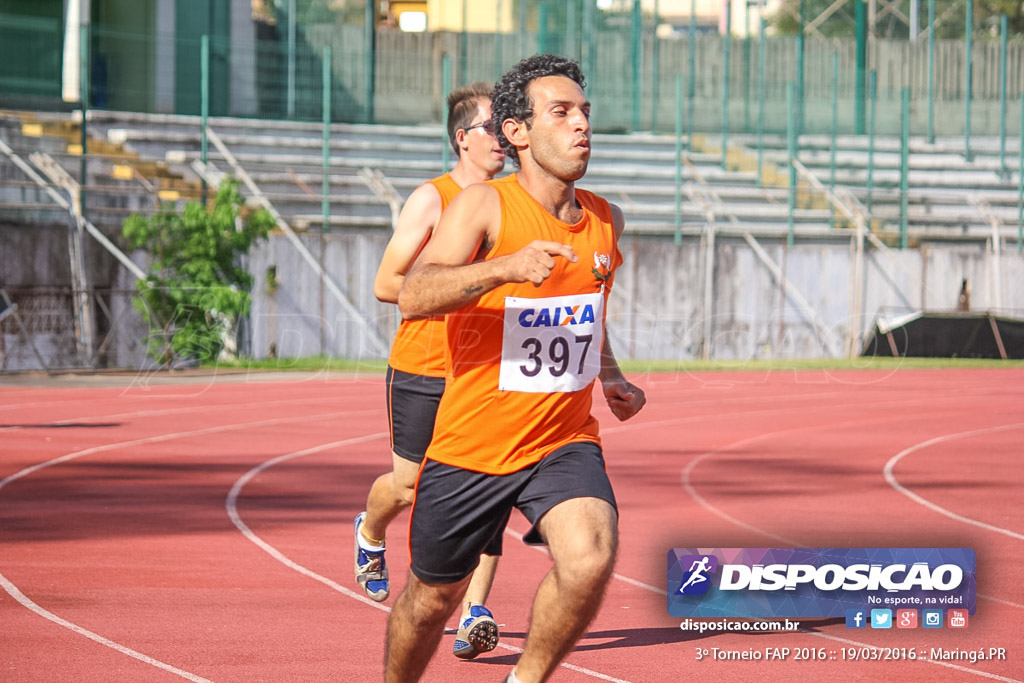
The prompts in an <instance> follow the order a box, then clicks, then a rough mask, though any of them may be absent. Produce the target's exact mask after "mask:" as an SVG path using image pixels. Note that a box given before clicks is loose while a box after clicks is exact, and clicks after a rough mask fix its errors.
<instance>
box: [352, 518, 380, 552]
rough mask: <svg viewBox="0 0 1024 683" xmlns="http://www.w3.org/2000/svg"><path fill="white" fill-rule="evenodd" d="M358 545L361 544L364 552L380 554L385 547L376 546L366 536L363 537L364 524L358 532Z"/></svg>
mask: <svg viewBox="0 0 1024 683" xmlns="http://www.w3.org/2000/svg"><path fill="white" fill-rule="evenodd" d="M356 543H358V544H359V547H360V548H362V549H363V550H368V551H369V552H371V553H379V552H380V551H382V550H384V546H382V545H374V544H372V543H370V542H369V541H367V540H366V536H363V525H362V524H360V525H359V529H357V530H356Z"/></svg>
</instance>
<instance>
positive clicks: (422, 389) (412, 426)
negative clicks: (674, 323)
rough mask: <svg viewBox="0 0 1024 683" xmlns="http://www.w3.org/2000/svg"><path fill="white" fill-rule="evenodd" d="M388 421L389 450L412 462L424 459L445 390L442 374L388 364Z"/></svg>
mask: <svg viewBox="0 0 1024 683" xmlns="http://www.w3.org/2000/svg"><path fill="white" fill-rule="evenodd" d="M387 392H388V424H389V425H390V427H391V450H392V451H394V453H395V454H396V455H398V456H399V457H402V458H405V459H406V460H411V461H412V462H415V463H420V462H423V454H424V453H426V452H427V446H429V445H430V439H431V438H432V437H433V436H434V418H436V417H437V406H438V404H439V403H440V402H441V394H443V393H444V377H425V376H423V375H412V374H409V373H408V372H402V371H401V370H395V369H394V368H392V367H391V366H390V365H389V366H388V376H387Z"/></svg>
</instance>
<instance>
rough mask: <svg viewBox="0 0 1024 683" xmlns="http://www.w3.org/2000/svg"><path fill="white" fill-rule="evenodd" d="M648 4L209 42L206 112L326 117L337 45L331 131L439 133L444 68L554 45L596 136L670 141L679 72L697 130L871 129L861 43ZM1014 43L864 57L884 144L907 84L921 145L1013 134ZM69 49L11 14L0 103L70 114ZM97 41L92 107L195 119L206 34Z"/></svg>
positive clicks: (113, 33) (920, 45)
mask: <svg viewBox="0 0 1024 683" xmlns="http://www.w3.org/2000/svg"><path fill="white" fill-rule="evenodd" d="M556 4H557V3H556ZM620 4H623V3H620ZM545 6H547V5H541V6H540V8H543V7H545ZM638 7H639V5H638V4H634V5H632V8H633V11H624V12H619V13H617V14H616V13H610V12H598V11H597V10H596V9H594V7H593V6H592V3H582V2H568V3H565V4H564V6H561V5H559V6H558V9H557V12H556V10H555V9H554V8H552V9H551V10H550V12H551V14H549V15H548V16H547V18H546V19H545V17H544V16H542V15H545V14H547V13H545V12H539V13H536V14H535V15H530V17H529V20H528V21H526V22H525V23H522V22H520V23H519V24H518V27H517V30H513V31H508V32H504V33H458V32H427V33H403V32H401V31H398V30H396V29H390V28H379V29H377V30H376V32H375V33H373V40H370V39H369V36H368V34H367V31H366V30H365V28H364V26H365V24H364V25H360V24H358V23H332V22H330V21H323V22H322V23H304V24H300V25H299V26H298V27H297V29H296V41H295V43H294V44H292V43H291V42H290V41H287V40H283V39H282V38H281V37H280V36H281V34H284V33H286V32H285V31H278V32H277V34H276V35H275V36H274V37H272V38H265V39H257V38H253V37H252V36H250V37H249V38H247V39H244V40H243V39H241V38H239V36H237V35H233V36H227V35H213V36H210V113H211V114H212V115H234V116H243V117H256V118H273V119H281V118H294V119H297V120H320V118H321V115H322V109H323V97H322V83H321V81H322V74H323V54H324V48H328V47H329V48H330V49H331V55H332V57H331V64H330V67H331V69H330V72H331V74H332V82H331V91H332V92H331V105H332V106H331V109H332V117H333V119H334V120H335V121H371V120H372V121H375V122H385V123H421V122H438V121H440V120H441V103H442V81H443V74H442V68H443V67H442V64H443V57H444V56H448V58H449V64H450V65H451V66H450V73H449V74H448V77H449V79H450V81H451V83H452V84H453V85H454V84H459V83H465V82H469V81H474V80H484V81H494V80H495V79H496V78H497V77H498V76H499V75H500V74H501V73H502V72H503V71H504V70H505V69H507V68H508V67H509V66H510V65H512V64H513V63H515V61H517V60H518V59H520V58H522V57H524V56H527V55H530V54H535V53H536V52H538V51H539V50H541V49H548V50H551V51H555V52H560V53H563V54H567V55H569V56H572V57H575V58H578V59H579V60H580V62H581V65H582V66H583V67H584V70H585V72H586V75H587V79H588V81H589V83H590V86H589V88H588V94H589V96H590V97H591V99H592V100H593V102H594V112H595V114H594V123H595V127H596V128H597V129H599V130H621V131H627V130H652V129H653V130H657V131H661V132H667V133H668V132H672V131H673V129H674V123H675V114H676V112H675V106H674V99H675V98H674V92H673V84H674V83H675V80H676V77H677V76H681V77H682V78H683V82H684V85H685V86H686V87H685V89H684V92H683V100H684V101H683V107H684V111H685V116H684V118H685V119H686V120H685V121H684V128H685V130H686V131H687V133H701V132H704V133H717V134H726V135H727V134H733V133H735V134H740V133H747V134H755V133H758V132H759V131H760V132H764V133H775V134H784V133H785V132H786V130H787V118H786V108H787V102H786V90H787V84H788V83H790V82H793V83H794V84H795V94H794V96H795V98H796V99H795V109H794V110H795V112H796V116H797V117H798V133H801V134H807V133H819V134H831V133H833V132H834V131H833V115H832V112H833V108H834V107H837V111H838V117H837V118H836V125H835V132H837V133H839V134H849V133H855V132H856V133H866V132H867V131H866V127H865V122H866V120H867V114H866V110H867V104H868V102H867V98H866V96H865V95H864V94H865V93H866V92H867V85H868V83H867V73H868V72H867V71H863V77H864V83H863V84H862V83H860V82H859V77H858V76H859V74H860V73H861V71H860V70H859V69H858V64H857V61H858V49H857V42H856V39H854V38H836V39H831V40H828V39H823V38H820V37H813V36H812V37H807V38H805V39H804V40H802V41H801V40H798V39H797V38H795V37H771V36H769V37H767V38H766V39H765V40H764V41H761V40H760V39H758V38H751V39H741V38H732V39H723V38H722V37H721V36H719V35H717V34H700V33H696V32H695V31H685V30H684V31H681V32H677V34H675V35H673V36H670V37H663V38H656V37H655V36H654V33H653V30H652V27H653V22H651V21H650V20H649V18H645V17H644V16H642V15H640V14H638V12H637V11H636V8H638ZM328 19H329V17H328ZM545 22H546V23H545ZM1005 31H1006V29H1005V22H1004V24H1003V33H1002V35H992V34H991V31H987V32H985V34H984V35H981V34H980V32H976V33H975V34H974V35H973V38H974V39H973V40H972V41H970V42H971V43H972V44H971V47H970V50H969V51H968V49H967V43H968V41H966V40H963V39H961V40H948V39H943V40H935V41H934V42H933V41H925V40H921V41H917V42H909V41H906V40H881V39H879V40H875V41H872V42H870V43H869V44H868V46H869V48H870V49H869V50H868V54H867V55H866V56H865V61H866V64H867V66H868V71H874V72H875V73H876V79H877V82H876V87H877V93H878V102H877V108H878V110H877V118H876V132H877V133H878V134H882V135H886V134H887V135H898V134H899V133H900V132H901V130H900V113H901V101H902V93H903V90H904V89H905V88H906V89H909V91H910V121H909V123H910V131H911V134H912V135H924V134H926V133H927V134H928V135H929V137H930V138H933V137H934V135H936V134H937V135H955V136H964V138H965V139H966V142H965V144H966V146H967V147H968V151H969V146H970V136H971V135H972V134H973V135H1000V134H1001V135H1003V136H1004V137H1005V132H1004V131H1005V129H1006V124H1005V122H1006V121H1016V119H1017V118H1018V116H1019V113H1020V112H1018V111H1016V110H1017V109H1018V108H1019V103H1018V102H1019V99H1020V95H1021V94H1022V93H1024V39H1022V37H1021V36H1019V35H1017V36H1007V35H1006V33H1005ZM62 42H63V36H62V27H61V25H60V22H59V21H56V20H52V19H39V18H28V17H21V16H18V17H14V16H9V15H0V106H3V104H4V103H5V102H8V103H15V104H16V103H17V101H18V100H19V98H20V99H22V100H23V99H24V98H25V96H29V95H30V96H32V97H34V98H35V99H36V101H37V102H39V103H40V106H54V107H56V106H60V105H61V100H60V86H61V66H62V64H61V59H62V55H61V52H62ZM89 43H90V48H91V49H90V52H89V53H90V59H91V63H90V74H91V79H90V80H91V83H92V90H91V99H92V102H93V106H94V107H99V108H110V109H121V110H129V111H144V112H170V113H198V112H199V107H200V93H199V88H198V84H199V76H200V74H199V71H200V43H201V40H200V39H199V38H198V37H197V36H193V35H191V34H189V35H184V36H183V35H180V34H179V35H172V34H166V35H165V34H161V33H156V34H155V35H154V34H149V35H141V34H134V33H131V32H127V31H119V30H114V29H111V28H108V27H103V26H94V27H92V29H91V34H90V41H89ZM25 55H29V58H26V57H25ZM834 60H838V68H837V69H834V68H833V62H834ZM801 65H802V68H801ZM801 72H802V73H803V79H802V82H801V80H800V78H799V74H800V73H801ZM968 74H969V75H970V78H968ZM968 87H969V88H970V90H969V91H968ZM858 93H861V95H860V97H858ZM836 94H838V102H834V101H833V100H834V99H835V96H836ZM1011 155H1012V150H1011Z"/></svg>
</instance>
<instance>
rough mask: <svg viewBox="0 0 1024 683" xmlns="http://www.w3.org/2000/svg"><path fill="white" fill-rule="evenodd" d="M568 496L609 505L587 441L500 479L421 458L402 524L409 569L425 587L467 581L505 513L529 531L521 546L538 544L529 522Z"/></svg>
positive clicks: (598, 460) (610, 496)
mask: <svg viewBox="0 0 1024 683" xmlns="http://www.w3.org/2000/svg"><path fill="white" fill-rule="evenodd" d="M573 498H600V499H601V500H605V501H607V502H608V503H610V504H611V505H612V507H616V505H615V494H614V493H613V492H612V485H611V482H610V481H609V480H608V475H607V473H606V472H605V469H604V456H603V455H602V453H601V447H600V446H598V445H597V444H596V443H593V442H591V441H580V442H577V443H571V444H568V445H566V446H563V447H561V448H559V449H558V450H556V451H554V452H552V453H551V454H549V455H548V456H547V457H545V458H544V459H543V460H541V461H540V462H538V463H535V464H533V465H530V466H529V467H526V468H524V469H521V470H519V471H518V472H513V473H512V474H504V475H493V474H484V473H482V472H474V471H472V470H465V469H462V468H459V467H452V466H451V465H443V464H441V463H439V462H435V461H433V460H430V459H427V461H426V462H425V463H424V464H423V468H422V469H421V470H420V478H419V483H418V484H417V485H416V502H415V503H414V504H413V509H412V519H411V520H410V523H409V548H410V551H411V553H412V559H411V567H412V571H413V573H414V574H415V575H416V576H417V577H418V578H419V579H420V580H421V581H426V582H428V583H454V582H456V581H459V580H461V579H463V578H465V577H466V576H469V574H470V573H472V571H473V570H474V569H475V568H476V565H477V561H478V558H479V556H480V553H481V551H483V550H484V549H485V548H486V547H487V545H488V543H489V542H490V541H492V540H493V539H494V538H495V537H496V536H497V537H499V538H500V537H501V535H502V531H503V530H504V528H505V525H506V524H507V523H508V518H509V514H510V513H511V512H512V508H513V507H516V508H519V510H521V511H522V513H523V514H524V515H526V518H527V519H528V520H530V523H531V524H532V525H533V527H532V528H531V529H530V531H529V532H528V533H527V534H526V536H524V537H523V540H524V541H525V542H526V543H529V544H531V545H544V540H543V539H542V538H541V535H540V532H539V531H538V530H537V522H538V521H539V520H540V518H541V517H542V516H544V513H546V512H547V511H548V510H550V509H551V508H553V507H555V506H556V505H558V504H559V503H562V502H565V501H567V500H571V499H573ZM616 509H618V508H616ZM488 554H496V553H488Z"/></svg>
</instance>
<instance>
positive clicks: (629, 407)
mask: <svg viewBox="0 0 1024 683" xmlns="http://www.w3.org/2000/svg"><path fill="white" fill-rule="evenodd" d="M598 377H600V379H601V390H602V391H603V392H604V398H605V400H606V401H608V408H609V409H611V411H612V415H614V416H615V417H617V418H619V420H628V419H629V418H631V417H633V416H634V415H636V414H637V413H639V412H640V409H641V408H643V407H644V404H645V403H647V396H646V395H645V394H644V390H643V389H641V388H640V387H638V386H637V385H635V384H633V383H632V382H630V381H629V380H627V379H626V378H625V377H624V376H623V375H622V370H621V369H619V362H618V361H617V360H615V354H614V353H613V352H612V346H611V344H610V343H609V341H608V335H607V334H606V335H605V338H604V344H602V346H601V373H600V374H599V375H598Z"/></svg>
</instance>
